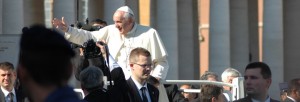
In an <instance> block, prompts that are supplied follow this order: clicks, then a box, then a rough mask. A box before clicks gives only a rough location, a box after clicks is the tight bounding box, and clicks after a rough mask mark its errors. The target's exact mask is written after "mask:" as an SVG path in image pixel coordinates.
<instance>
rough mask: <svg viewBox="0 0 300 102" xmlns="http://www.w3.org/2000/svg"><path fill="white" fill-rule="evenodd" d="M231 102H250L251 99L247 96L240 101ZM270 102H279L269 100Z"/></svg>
mask: <svg viewBox="0 0 300 102" xmlns="http://www.w3.org/2000/svg"><path fill="white" fill-rule="evenodd" d="M233 102H252V100H251V97H249V96H247V97H245V98H242V99H239V100H236V101H233ZM270 102H279V101H277V100H274V99H272V98H271V99H270Z"/></svg>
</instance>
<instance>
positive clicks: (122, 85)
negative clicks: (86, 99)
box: [96, 42, 159, 102]
mask: <svg viewBox="0 0 300 102" xmlns="http://www.w3.org/2000/svg"><path fill="white" fill-rule="evenodd" d="M104 43H105V42H104ZM96 45H97V46H98V47H99V48H100V49H101V52H102V55H103V56H104V57H105V56H106V55H107V54H108V56H109V57H108V59H106V58H105V60H106V61H107V60H109V61H107V62H108V63H109V65H108V66H109V68H110V71H111V76H112V80H114V86H113V87H112V88H111V89H110V90H108V93H109V95H110V96H109V97H110V100H111V101H112V102H158V99H159V91H158V89H157V88H156V87H155V86H153V85H151V84H149V83H147V80H148V78H149V77H150V72H151V70H152V68H153V66H152V60H151V54H150V52H149V51H148V50H146V49H144V48H142V47H137V48H135V49H133V50H132V51H131V52H130V55H129V66H130V68H131V74H132V75H131V76H130V78H129V79H127V80H125V76H124V74H123V70H122V68H121V67H120V66H119V65H118V63H116V61H115V60H114V59H113V58H112V57H111V55H110V53H109V51H108V53H107V52H106V47H105V46H102V45H100V44H99V43H97V44H96Z"/></svg>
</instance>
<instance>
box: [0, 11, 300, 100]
mask: <svg viewBox="0 0 300 102" xmlns="http://www.w3.org/2000/svg"><path fill="white" fill-rule="evenodd" d="M113 20H114V24H112V25H108V26H106V25H107V24H106V22H105V24H104V21H102V20H95V22H97V21H99V23H101V24H98V25H93V26H99V29H97V30H95V31H87V30H86V29H83V28H82V27H79V28H76V27H72V26H69V25H68V24H67V22H65V20H64V18H62V19H56V18H55V19H53V21H52V23H53V25H54V27H55V29H56V30H53V29H48V28H45V27H44V26H40V25H35V26H31V27H29V28H26V29H23V31H22V36H21V39H20V53H19V54H20V55H19V62H18V65H17V67H15V66H14V65H13V64H11V63H10V62H0V80H1V81H0V85H1V88H0V102H168V101H169V102H231V101H233V100H232V98H231V97H232V88H231V87H226V86H218V85H211V84H202V85H190V84H184V85H177V84H163V83H161V81H162V80H164V79H165V78H166V75H167V72H168V69H169V65H168V61H167V60H166V57H167V52H166V49H165V47H164V44H163V43H162V41H161V39H160V36H159V34H158V33H157V31H156V30H155V29H153V28H151V27H147V26H142V25H139V24H137V23H136V22H135V18H134V13H133V11H132V10H131V9H130V8H129V7H128V6H122V7H120V8H118V9H117V10H116V12H115V13H114V15H113ZM93 24H96V23H93ZM102 24H104V25H102ZM57 30H61V31H63V32H64V34H61V33H59V32H58V31H57ZM90 39H92V40H94V41H95V47H97V49H99V51H100V52H99V55H100V56H99V58H102V60H96V62H97V61H99V63H100V62H101V65H97V64H93V63H91V62H93V61H91V60H88V62H87V63H89V64H86V62H84V61H86V60H84V61H82V62H80V64H75V63H74V62H73V61H72V60H73V59H74V57H75V55H76V54H77V53H75V51H74V49H73V48H72V46H71V45H70V42H72V43H74V44H78V45H83V44H84V43H85V42H86V41H88V40H90ZM84 52H85V51H82V49H81V50H80V53H79V55H84V54H82V53H84ZM81 58H83V59H85V56H82V57H81ZM94 59H97V58H94ZM76 65H78V66H76ZM74 66H76V67H74ZM74 68H75V69H74ZM78 69H80V70H78ZM74 70H75V72H74ZM244 73H245V74H244V75H242V74H241V73H240V72H239V71H238V70H236V69H234V68H227V69H226V70H224V72H223V73H222V75H221V81H222V82H224V83H232V80H233V79H234V78H237V77H244V83H245V84H244V85H245V86H244V87H245V93H246V94H247V96H246V97H244V98H241V99H238V100H235V101H234V102H279V101H277V100H274V99H273V98H271V97H270V96H269V94H268V91H269V87H270V85H271V84H272V73H271V69H270V68H269V66H268V65H267V64H266V63H263V62H252V63H249V64H248V65H247V66H246V67H245V71H244ZM74 74H75V75H76V78H77V79H78V81H79V82H80V87H81V89H82V90H83V93H84V95H85V96H84V98H83V99H80V98H79V97H78V95H77V94H76V93H75V92H74V91H73V88H72V87H70V86H69V85H68V80H69V79H70V77H71V75H74ZM104 76H108V80H110V84H109V85H108V86H107V87H106V88H104V85H105V84H106V83H104V79H103V78H104ZM200 80H209V81H219V79H218V75H217V74H216V73H214V72H208V71H207V72H205V73H204V74H203V75H202V76H201V77H200ZM181 89H200V90H201V91H200V92H199V93H186V92H183V91H181ZM285 92H286V94H285V95H286V97H285V99H282V100H281V101H283V102H300V78H295V79H293V80H291V81H290V82H289V83H288V87H287V89H286V91H285Z"/></svg>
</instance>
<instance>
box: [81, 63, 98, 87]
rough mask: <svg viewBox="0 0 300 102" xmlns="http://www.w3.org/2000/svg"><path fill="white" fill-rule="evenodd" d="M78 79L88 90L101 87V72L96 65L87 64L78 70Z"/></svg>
mask: <svg viewBox="0 0 300 102" xmlns="http://www.w3.org/2000/svg"><path fill="white" fill-rule="evenodd" d="M79 81H80V83H81V85H82V87H83V88H85V89H86V90H87V91H89V92H91V91H93V90H95V89H99V88H102V87H103V72H102V71H101V69H100V68H98V67H95V66H89V67H87V68H85V69H84V70H82V71H81V72H80V75H79Z"/></svg>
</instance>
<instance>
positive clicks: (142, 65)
mask: <svg viewBox="0 0 300 102" xmlns="http://www.w3.org/2000/svg"><path fill="white" fill-rule="evenodd" d="M134 64H136V65H139V66H141V67H142V68H146V67H149V68H152V67H153V66H152V64H138V63H134Z"/></svg>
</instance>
